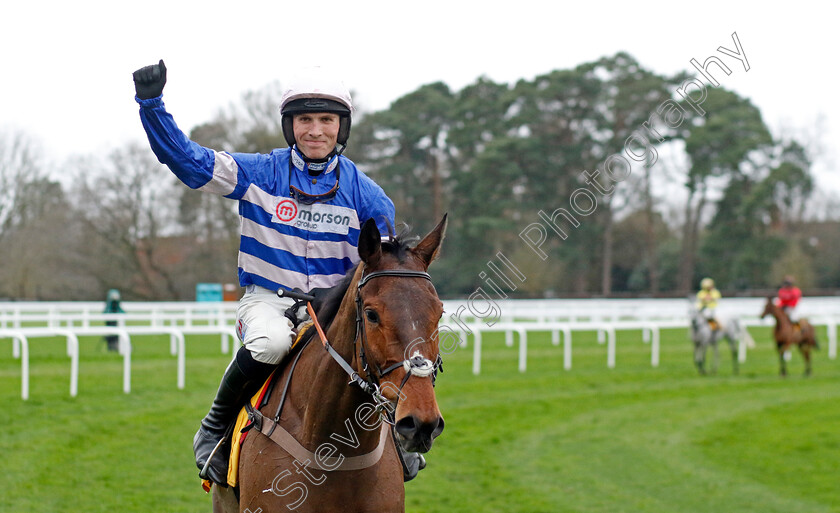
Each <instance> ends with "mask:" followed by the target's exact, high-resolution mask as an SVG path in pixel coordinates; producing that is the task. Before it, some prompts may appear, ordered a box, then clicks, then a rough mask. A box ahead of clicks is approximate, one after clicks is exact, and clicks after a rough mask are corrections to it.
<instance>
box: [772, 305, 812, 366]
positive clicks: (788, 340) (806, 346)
mask: <svg viewBox="0 0 840 513" xmlns="http://www.w3.org/2000/svg"><path fill="white" fill-rule="evenodd" d="M774 299H775V298H773V297H772V296H770V297H768V298H767V303H766V304H765V305H764V311H763V312H762V313H761V318H762V319H763V318H764V317H766V316H768V315H772V316H773V317H774V318H775V319H776V327H775V329H774V330H773V338H774V339H775V340H776V349H777V350H778V351H779V365H780V371H779V372H780V374H781V375H782V376H786V375H787V365H786V363H785V353H786V352H787V351H789V350H790V349H791V347H792V346H797V347H798V348H799V351H800V352H801V353H802V357H803V358H804V359H805V375H806V376H810V375H811V350H812V349H819V346H818V345H817V337H816V335H815V333H814V327H813V326H812V325H811V323H809V322H808V320H807V319H805V318H802V319H800V320H799V322H798V323H797V324H798V325H799V326H798V327H797V326H795V325H794V324H793V323H791V322H790V319H789V318H788V316H787V314H786V313H785V312H784V311H782V309H781V308H780V307H779V306H778V305H777V304H776V302H775V301H774Z"/></svg>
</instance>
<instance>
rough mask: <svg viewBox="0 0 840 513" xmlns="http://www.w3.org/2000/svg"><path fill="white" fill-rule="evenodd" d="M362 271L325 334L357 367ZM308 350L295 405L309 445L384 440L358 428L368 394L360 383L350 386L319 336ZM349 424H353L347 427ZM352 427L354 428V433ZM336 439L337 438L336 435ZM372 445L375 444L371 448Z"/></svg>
mask: <svg viewBox="0 0 840 513" xmlns="http://www.w3.org/2000/svg"><path fill="white" fill-rule="evenodd" d="M356 283H358V273H357V276H355V277H354V279H353V281H352V282H351V283H350V286H349V287H348V289H347V292H346V294H345V296H344V298H343V300H342V302H341V306H340V307H339V309H338V312H337V314H336V316H335V319H334V320H333V322H332V323H331V325H330V328H329V331H328V332H327V333H326V335H327V340H328V341H329V343H330V345H331V346H333V349H335V350H336V352H338V354H340V355H341V356H342V357H343V358H344V359H345V361H347V362H348V363H349V364H350V365H351V366H353V367H354V368H356V366H355V361H354V359H355V328H356V312H355V301H354V300H355V292H356ZM310 345H314V346H316V347H312V348H309V349H308V350H307V352H306V354H304V355H302V357H301V361H300V363H299V364H298V368H297V369H296V370H295V375H294V377H293V381H292V388H294V389H296V390H298V391H299V392H298V393H297V394H294V397H293V399H292V400H293V401H294V405H293V406H292V405H289V406H292V407H293V408H294V410H295V411H296V413H297V420H299V429H298V430H297V431H298V432H297V433H295V435H296V437H297V438H298V441H300V442H301V443H302V444H303V445H304V446H307V447H315V446H317V445H319V444H321V443H323V442H325V441H327V440H329V439H330V437H331V435H336V436H340V437H343V438H353V437H354V436H355V437H357V438H358V440H359V442H360V444H359V447H360V448H361V449H360V450H359V452H365V451H364V450H362V449H364V448H365V447H367V446H375V445H376V444H377V442H378V440H379V431H378V430H373V431H368V430H365V429H360V428H359V425H358V424H359V421H358V419H357V418H356V416H357V410H359V407H360V406H361V404H363V402H365V401H366V400H368V399H369V398H368V396H367V395H366V394H365V393H364V392H362V391H361V390H360V389H359V388H358V387H357V386H355V385H353V386H348V385H347V383H348V381H349V380H350V378H349V376H348V375H347V373H346V372H345V371H344V370H343V369H342V368H341V367H340V366H339V365H338V363H337V362H336V361H335V360H333V359H332V357H331V356H330V355H329V354H328V353H327V352H326V351H325V350H324V348H323V347H322V346H321V341H320V338H319V337H318V335H317V334H316V335H315V340H313V341H312V342H311V343H310ZM348 424H349V426H348ZM351 430H352V432H351ZM333 438H334V437H333ZM368 448H369V449H370V447H368Z"/></svg>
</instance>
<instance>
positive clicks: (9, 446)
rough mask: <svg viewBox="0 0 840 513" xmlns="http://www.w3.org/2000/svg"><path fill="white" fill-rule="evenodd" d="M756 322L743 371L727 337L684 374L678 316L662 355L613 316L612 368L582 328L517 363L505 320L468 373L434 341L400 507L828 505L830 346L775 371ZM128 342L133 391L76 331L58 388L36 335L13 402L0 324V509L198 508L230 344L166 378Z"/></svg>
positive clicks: (113, 361) (191, 342) (468, 361)
mask: <svg viewBox="0 0 840 513" xmlns="http://www.w3.org/2000/svg"><path fill="white" fill-rule="evenodd" d="M753 336H754V337H755V338H756V340H757V342H758V347H757V348H756V349H754V350H751V351H750V352H749V354H748V357H747V362H746V363H744V364H742V366H741V373H740V375H738V376H733V375H732V370H731V369H732V367H731V359H730V358H729V355H728V354H725V353H724V354H722V355H721V365H720V370H719V372H718V374H717V375H714V376H705V377H702V376H699V375H697V373H696V371H695V370H694V367H693V364H692V361H691V360H692V353H691V347H690V344H689V342H688V341H687V339H686V334H685V332H684V331H682V330H673V331H665V332H663V335H662V342H661V364H660V366H659V367H658V368H652V367H651V366H650V346H649V345H646V344H643V343H642V342H641V335H640V333H638V332H625V333H619V336H618V344H617V356H616V367H615V368H614V369H608V368H607V366H606V347H605V346H604V345H599V344H598V343H597V342H596V337H595V334H594V333H575V336H574V352H573V357H574V360H573V367H572V369H571V370H570V371H564V370H562V351H561V349H560V348H559V347H555V346H552V345H551V343H550V341H549V337H548V336H547V335H546V336H542V337H541V336H532V337H530V338H529V350H528V370H527V372H525V373H519V372H518V371H517V363H516V362H517V360H516V359H517V349H516V348H510V347H506V346H505V344H504V342H503V337H502V336H501V335H498V336H493V335H491V336H485V337H484V340H483V342H484V346H483V358H482V372H481V374H480V375H478V376H474V375H473V374H472V373H471V368H472V348H471V346H470V347H469V348H467V349H458V350H456V351H455V352H454V353H452V354H449V355H446V357H445V362H446V363H445V368H446V371H445V373H444V374H443V375H441V376H440V377H439V379H438V387H437V394H438V399H439V401H440V406H441V410H442V411H443V414H444V417H445V418H446V422H447V424H446V425H447V427H446V430H445V431H444V433H443V434H442V435H441V437H440V438H439V439H438V440H437V441H436V443H435V447H434V449H433V450H432V452H431V453H429V454H428V455H427V459H428V462H429V464H428V468H427V469H426V470H424V471H423V472H421V474H420V476H419V477H418V478H417V479H415V480H414V481H412V482H411V483H408V484H407V491H406V510H407V511H409V512H415V513H419V512H444V511H446V512H476V511H481V512H506V513H507V512H523V513H524V512H527V513H538V512H584V511H585V512H609V513H616V512H625V511H626V512H662V513H674V512H703V513H706V512H709V511H727V512H759V511H761V512H762V513H764V512H786V513H790V512H808V513H821V512H838V511H840V492H838V489H837V475H838V474H837V469H838V463H837V462H838V461H840V386H838V378H840V361H837V360H829V359H828V358H827V356H826V349H825V345H826V344H825V342H823V349H822V350H821V351H819V352H817V353H816V355H815V363H814V375H813V376H812V377H810V378H804V377H802V375H801V372H802V369H803V366H802V361H801V357H799V355H798V354H795V355H794V357H793V360H792V361H791V362H789V372H790V373H791V375H790V376H789V377H787V378H785V379H782V378H779V376H778V362H777V357H776V355H775V352H774V351H773V346H772V344H771V342H770V341H769V330H768V329H756V330H754V331H753ZM821 340H822V341H825V340H826V337H825V334H824V332H823V334H822V338H821ZM132 342H133V345H134V353H133V355H132V392H131V393H130V394H123V393H122V391H121V390H122V388H121V387H122V360H121V359H120V357H118V356H116V355H114V354H110V353H107V352H106V351H105V349H104V344H103V343H102V342H101V340H100V339H98V338H83V339H82V340H81V360H80V362H81V363H80V378H79V394H78V397H75V398H71V397H69V393H68V390H69V366H70V365H69V359H68V358H67V357H66V356H65V353H64V342H63V341H61V340H57V339H56V340H49V339H37V340H35V341H32V343H31V348H30V353H31V354H30V359H31V363H30V365H31V379H30V399H29V400H28V401H22V400H21V399H20V362H19V361H18V360H14V359H12V358H11V350H10V346H11V342H10V341H8V340H3V341H0V401H2V404H3V407H2V409H0V454H2V458H0V461H2V464H0V468H2V469H3V470H4V472H3V475H4V476H5V481H6V482H5V486H3V487H2V489H0V511H3V512H53V511H79V512H81V511H84V512H109V513H110V512H113V511H120V512H135V511H137V512H139V511H166V512H169V511H172V512H176V511H177V512H207V511H210V510H211V506H210V497H209V496H208V495H205V494H204V493H203V492H202V491H201V489H200V486H199V483H198V480H197V477H196V469H195V467H194V464H193V461H192V448H191V442H192V436H193V434H194V432H195V429H196V428H197V424H198V421H199V420H200V418H201V417H202V416H203V415H204V414H205V413H206V410H207V407H208V406H209V403H210V401H211V399H212V396H213V393H214V392H215V389H216V387H217V385H218V380H219V378H220V377H221V375H222V372H223V371H224V368H225V366H226V364H227V361H228V356H226V355H222V354H221V353H220V352H219V337H218V336H209V337H188V341H187V375H186V382H187V383H186V388H185V389H184V390H178V389H177V388H176V386H175V384H176V362H175V359H174V357H172V356H170V355H169V352H168V349H169V341H168V338H166V337H134V338H133V339H132ZM337 372H338V370H337Z"/></svg>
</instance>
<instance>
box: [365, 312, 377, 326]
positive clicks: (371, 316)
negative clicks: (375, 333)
mask: <svg viewBox="0 0 840 513" xmlns="http://www.w3.org/2000/svg"><path fill="white" fill-rule="evenodd" d="M365 317H367V320H368V321H370V322H373V323H377V322H379V314H378V313H376V312H374V311H373V310H365Z"/></svg>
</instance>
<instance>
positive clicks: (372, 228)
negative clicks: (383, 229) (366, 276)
mask: <svg viewBox="0 0 840 513" xmlns="http://www.w3.org/2000/svg"><path fill="white" fill-rule="evenodd" d="M359 257H361V259H362V262H364V263H365V265H367V266H368V267H375V266H376V264H378V263H379V259H380V257H382V235H381V234H380V233H379V228H378V227H377V226H376V221H374V220H373V218H371V219H368V220H367V221H365V224H363V225H362V231H361V233H359Z"/></svg>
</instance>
